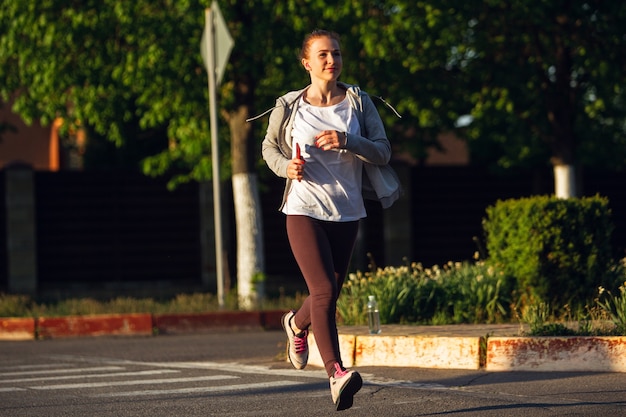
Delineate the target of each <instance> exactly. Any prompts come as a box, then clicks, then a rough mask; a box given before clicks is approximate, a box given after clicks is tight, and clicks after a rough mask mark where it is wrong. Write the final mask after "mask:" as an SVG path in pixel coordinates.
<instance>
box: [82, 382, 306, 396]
mask: <svg viewBox="0 0 626 417" xmlns="http://www.w3.org/2000/svg"><path fill="white" fill-rule="evenodd" d="M301 384H304V382H294V381H274V382H261V383H256V384H240V385H224V386H221V387H193V388H180V389H168V390H145V391H126V392H116V393H108V394H98V395H92V397H99V398H102V397H135V396H141V395H170V394H194V393H202V392H223V391H238V390H248V389H262V388H277V387H284V386H295V385H301Z"/></svg>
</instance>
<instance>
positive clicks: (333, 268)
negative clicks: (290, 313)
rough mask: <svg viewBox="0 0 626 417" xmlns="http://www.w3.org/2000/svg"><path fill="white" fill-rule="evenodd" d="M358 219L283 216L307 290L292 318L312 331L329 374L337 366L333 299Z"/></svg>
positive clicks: (355, 233) (339, 360) (345, 266)
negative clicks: (328, 219)
mask: <svg viewBox="0 0 626 417" xmlns="http://www.w3.org/2000/svg"><path fill="white" fill-rule="evenodd" d="M358 230H359V222H358V221H352V222H329V221H322V220H316V219H313V218H311V217H307V216H287V236H288V237H289V244H290V245H291V250H292V251H293V254H294V256H295V258H296V262H298V266H299V267H300V271H301V272H302V275H303V276H304V280H305V281H306V285H307V287H308V289H309V296H308V297H307V298H306V299H305V300H304V302H303V303H302V306H301V307H300V309H299V310H298V311H297V312H296V315H295V317H294V320H295V325H296V326H297V327H298V328H299V329H308V328H309V326H311V327H312V328H313V331H314V332H315V343H316V344H317V347H318V349H319V351H320V356H321V357H322V360H323V361H324V367H325V368H326V372H327V373H328V376H329V377H330V376H331V375H332V373H333V370H334V365H335V363H336V362H337V363H339V364H340V365H341V356H340V353H339V337H338V335H337V323H336V321H335V314H336V309H337V298H338V297H339V294H340V293H341V287H342V286H343V281H344V279H345V277H346V273H347V272H348V266H349V264H350V258H351V257H352V251H353V249H354V242H355V241H356V236H357V232H358Z"/></svg>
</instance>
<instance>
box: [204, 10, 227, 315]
mask: <svg viewBox="0 0 626 417" xmlns="http://www.w3.org/2000/svg"><path fill="white" fill-rule="evenodd" d="M213 16H214V15H213V13H212V12H211V9H206V10H205V18H206V22H207V25H208V26H209V28H210V30H209V31H208V34H207V35H208V37H209V38H208V45H207V46H208V48H209V53H208V54H207V55H208V57H207V58H208V64H209V65H208V70H209V71H208V78H209V113H210V115H209V120H210V123H211V163H212V165H213V213H214V220H215V268H216V273H217V299H218V303H219V306H220V308H223V307H224V267H223V260H224V258H223V255H222V245H223V243H222V242H223V239H222V204H221V202H222V198H221V187H220V159H219V154H218V142H217V138H218V134H217V133H218V128H217V86H216V84H217V82H216V74H215V23H214V21H213V20H214V19H213Z"/></svg>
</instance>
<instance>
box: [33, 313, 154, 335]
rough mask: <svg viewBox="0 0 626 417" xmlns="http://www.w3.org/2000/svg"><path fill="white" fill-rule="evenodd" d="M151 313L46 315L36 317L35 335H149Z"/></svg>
mask: <svg viewBox="0 0 626 417" xmlns="http://www.w3.org/2000/svg"><path fill="white" fill-rule="evenodd" d="M151 334H152V315H151V314H115V315H94V316H68V317H46V318H40V319H37V337H38V338H42V339H47V338H58V337H76V336H104V335H123V336H129V335H151Z"/></svg>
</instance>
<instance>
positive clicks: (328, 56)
mask: <svg viewBox="0 0 626 417" xmlns="http://www.w3.org/2000/svg"><path fill="white" fill-rule="evenodd" d="M302 64H303V65H304V67H305V68H306V69H307V70H308V71H309V73H310V74H311V79H314V78H317V79H319V80H323V81H336V80H337V78H339V74H341V69H342V68H343V60H342V58H341V50H340V49H339V43H338V42H337V41H336V40H335V39H331V38H329V37H327V36H323V37H321V38H316V39H314V40H313V41H312V42H311V46H310V47H309V57H308V58H304V59H303V60H302Z"/></svg>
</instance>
